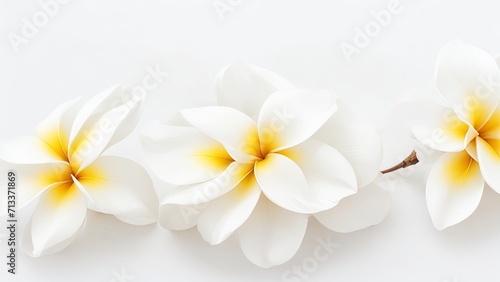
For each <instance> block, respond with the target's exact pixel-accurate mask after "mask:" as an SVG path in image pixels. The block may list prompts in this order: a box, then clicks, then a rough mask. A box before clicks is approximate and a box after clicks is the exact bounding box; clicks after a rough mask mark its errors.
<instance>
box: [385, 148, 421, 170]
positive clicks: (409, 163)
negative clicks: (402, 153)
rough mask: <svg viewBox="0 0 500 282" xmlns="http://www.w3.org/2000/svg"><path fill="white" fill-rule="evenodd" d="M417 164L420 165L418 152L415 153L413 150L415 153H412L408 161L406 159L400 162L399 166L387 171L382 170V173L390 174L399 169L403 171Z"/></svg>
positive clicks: (407, 158)
mask: <svg viewBox="0 0 500 282" xmlns="http://www.w3.org/2000/svg"><path fill="white" fill-rule="evenodd" d="M417 163H418V158H417V152H415V150H413V151H411V154H410V155H409V156H408V157H406V159H404V160H403V161H402V162H400V163H399V164H397V165H395V166H393V167H391V168H388V169H386V170H382V171H381V173H382V174H386V173H389V172H393V171H396V170H398V169H402V168H405V167H409V166H412V165H416V164H417Z"/></svg>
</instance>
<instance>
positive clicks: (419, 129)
mask: <svg viewBox="0 0 500 282" xmlns="http://www.w3.org/2000/svg"><path fill="white" fill-rule="evenodd" d="M410 130H411V133H412V134H413V136H414V137H415V139H417V140H418V141H420V142H421V143H422V144H424V145H426V146H428V147H429V148H432V149H435V150H438V151H442V152H458V151H462V150H464V149H465V147H467V144H469V142H470V141H472V140H473V139H474V138H475V137H476V136H477V134H478V133H477V131H476V130H475V129H474V127H472V126H470V125H468V124H467V123H465V122H463V121H462V120H460V119H459V118H458V116H457V115H456V114H455V112H453V110H451V109H449V108H446V107H443V106H439V105H432V106H431V105H429V106H428V109H426V115H425V116H423V117H421V118H420V119H419V120H418V122H417V123H415V124H413V125H412V126H411V127H410Z"/></svg>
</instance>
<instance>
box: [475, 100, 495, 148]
mask: <svg viewBox="0 0 500 282" xmlns="http://www.w3.org/2000/svg"><path fill="white" fill-rule="evenodd" d="M478 132H479V135H480V136H481V138H483V139H485V140H488V139H500V106H498V107H497V108H496V110H495V112H494V113H493V114H492V115H491V117H490V119H489V120H488V122H486V124H485V125H484V126H483V127H481V128H480V129H479V130H478Z"/></svg>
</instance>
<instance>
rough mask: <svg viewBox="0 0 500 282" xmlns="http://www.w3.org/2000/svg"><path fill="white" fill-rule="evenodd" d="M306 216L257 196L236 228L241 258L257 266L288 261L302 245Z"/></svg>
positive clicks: (270, 265)
mask: <svg viewBox="0 0 500 282" xmlns="http://www.w3.org/2000/svg"><path fill="white" fill-rule="evenodd" d="M307 221H308V215H305V214H300V213H294V212H291V211H288V210H285V209H283V208H280V207H278V206H277V205H275V204H274V203H272V202H270V201H269V200H268V199H266V197H264V196H261V197H260V199H259V201H258V203H257V206H255V209H254V210H253V212H252V214H251V215H250V217H249V218H248V220H247V221H246V222H245V223H244V224H243V225H242V226H241V227H240V228H239V229H238V238H239V241H240V246H241V249H242V250H243V253H244V254H245V256H246V257H247V258H248V259H249V260H250V261H251V262H252V263H254V264H256V265H257V266H260V267H265V268H268V267H272V266H275V265H279V264H282V263H284V262H286V261H288V260H289V259H291V258H292V257H293V256H294V255H295V253H296V252H297V250H298V249H299V247H300V244H301V243H302V240H303V238H304V234H305V232H306V228H307Z"/></svg>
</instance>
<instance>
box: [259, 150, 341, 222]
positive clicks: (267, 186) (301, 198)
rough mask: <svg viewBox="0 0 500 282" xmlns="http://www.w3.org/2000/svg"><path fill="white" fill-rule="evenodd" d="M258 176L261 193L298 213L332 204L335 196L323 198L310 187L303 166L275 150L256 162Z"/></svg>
mask: <svg viewBox="0 0 500 282" xmlns="http://www.w3.org/2000/svg"><path fill="white" fill-rule="evenodd" d="M255 178H257V182H258V183H259V185H260V187H261V189H262V192H264V194H265V195H266V196H267V197H268V198H269V200H271V201H272V202H274V203H275V204H276V205H278V206H280V207H282V208H284V209H287V210H289V211H293V212H297V213H316V212H320V211H323V210H326V209H329V208H331V207H333V206H334V205H335V204H336V201H335V199H333V201H332V200H330V199H324V198H321V197H322V196H323V194H322V193H317V192H316V191H313V190H311V188H310V187H309V186H308V184H307V181H306V177H305V176H304V174H303V172H302V170H301V169H300V167H299V166H298V165H297V164H296V163H295V162H293V161H292V160H291V159H289V158H288V157H286V156H284V155H281V154H277V153H272V154H268V155H267V156H266V159H265V160H263V161H260V162H257V163H256V164H255Z"/></svg>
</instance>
